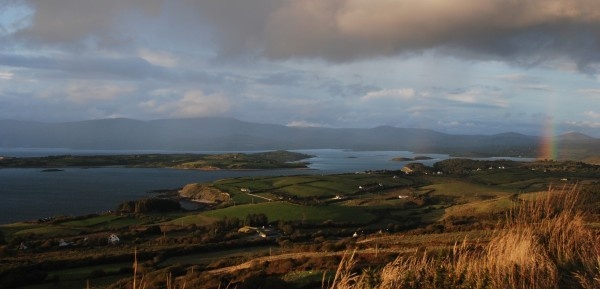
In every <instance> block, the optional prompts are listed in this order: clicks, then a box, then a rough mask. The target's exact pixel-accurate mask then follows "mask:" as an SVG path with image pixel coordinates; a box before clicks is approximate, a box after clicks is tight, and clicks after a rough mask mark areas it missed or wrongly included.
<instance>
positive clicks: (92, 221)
mask: <svg viewBox="0 0 600 289" xmlns="http://www.w3.org/2000/svg"><path fill="white" fill-rule="evenodd" d="M120 218H121V217H119V216H116V215H104V216H97V217H92V218H86V219H81V220H75V221H68V222H64V223H61V225H63V226H69V227H94V226H97V225H100V224H110V223H111V222H113V221H115V220H118V219H120Z"/></svg>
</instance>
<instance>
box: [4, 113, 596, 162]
mask: <svg viewBox="0 0 600 289" xmlns="http://www.w3.org/2000/svg"><path fill="white" fill-rule="evenodd" d="M554 141H555V142H556V143H557V145H558V146H559V147H560V148H563V149H566V150H572V151H573V152H577V156H576V157H573V158H575V159H585V158H589V157H594V156H598V155H600V152H598V148H599V147H600V139H596V138H593V137H590V136H587V135H584V134H580V133H575V132H574V133H569V134H565V135H561V136H557V137H556V138H555V139H554ZM541 143H543V139H541V138H540V137H537V136H528V135H523V134H519V133H513V132H510V133H502V134H495V135H450V134H445V133H440V132H436V131H433V130H427V129H414V128H398V127H391V126H379V127H375V128H368V129H362V128H317V127H288V126H283V125H275V124H260V123H251V122H244V121H240V120H236V119H231V118H191V119H164V120H151V121H140V120H133V119H124V118H119V119H101V120H89V121H80V122H65V123H42V122H27V121H15V120H0V147H4V148H17V147H18V148H71V149H107V150H118V149H127V150H138V149H139V150H147V149H160V150H163V149H164V150H224V151H247V150H275V149H288V150H291V149H317V148H319V149H322V148H336V149H354V150H407V151H413V152H418V153H447V154H452V155H459V156H507V157H508V156H524V157H536V156H537V155H538V150H539V147H540V144H541ZM561 157H562V158H570V156H561Z"/></svg>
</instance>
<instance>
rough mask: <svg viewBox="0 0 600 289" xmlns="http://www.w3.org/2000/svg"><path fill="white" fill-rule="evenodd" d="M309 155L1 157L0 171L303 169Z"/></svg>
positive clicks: (260, 153) (276, 153) (282, 152)
mask: <svg viewBox="0 0 600 289" xmlns="http://www.w3.org/2000/svg"><path fill="white" fill-rule="evenodd" d="M310 157H311V156H310V155H307V154H302V153H297V152H290V151H269V152H259V153H225V154H188V153H183V154H129V155H90V156H74V155H59V156H47V157H19V158H17V157H4V158H3V159H0V168H44V169H47V168H66V167H83V168H85V167H131V168H176V169H198V170H219V169H226V170H245V169H247V170H250V169H283V168H306V167H307V163H306V162H301V160H304V159H308V158H310Z"/></svg>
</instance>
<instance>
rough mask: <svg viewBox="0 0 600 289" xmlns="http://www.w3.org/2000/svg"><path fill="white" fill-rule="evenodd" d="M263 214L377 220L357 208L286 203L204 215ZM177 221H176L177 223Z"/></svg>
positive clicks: (305, 218) (285, 218)
mask: <svg viewBox="0 0 600 289" xmlns="http://www.w3.org/2000/svg"><path fill="white" fill-rule="evenodd" d="M257 213H263V214H265V215H266V216H267V218H268V219H269V220H283V221H293V220H303V221H306V222H312V223H320V222H323V221H327V220H333V221H336V222H349V223H357V224H364V223H368V222H370V221H371V220H373V219H374V218H375V216H373V215H372V214H370V213H368V212H366V211H364V210H363V209H361V208H356V207H342V206H300V205H295V204H290V203H285V202H268V203H260V204H254V205H251V204H248V205H239V206H235V207H228V208H225V209H220V210H214V211H208V212H205V213H202V216H203V217H212V218H219V219H220V218H224V217H237V218H240V219H244V218H246V216H247V215H249V214H257ZM176 221H177V220H174V222H176Z"/></svg>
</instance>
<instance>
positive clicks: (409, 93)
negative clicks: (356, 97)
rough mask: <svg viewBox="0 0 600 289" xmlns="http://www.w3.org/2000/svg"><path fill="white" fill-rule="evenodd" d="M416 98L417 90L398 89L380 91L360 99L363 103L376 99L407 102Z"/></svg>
mask: <svg viewBox="0 0 600 289" xmlns="http://www.w3.org/2000/svg"><path fill="white" fill-rule="evenodd" d="M414 97H415V90H414V89H412V88H398V89H383V90H378V91H371V92H369V93H367V94H366V95H364V96H362V97H361V98H360V99H361V100H362V101H371V100H376V99H387V100H394V99H395V100H407V99H411V98H414Z"/></svg>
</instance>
